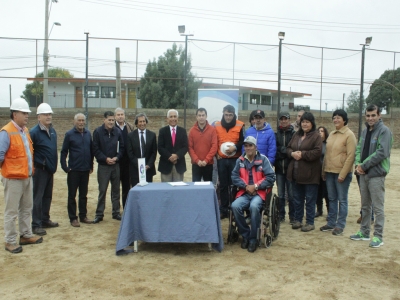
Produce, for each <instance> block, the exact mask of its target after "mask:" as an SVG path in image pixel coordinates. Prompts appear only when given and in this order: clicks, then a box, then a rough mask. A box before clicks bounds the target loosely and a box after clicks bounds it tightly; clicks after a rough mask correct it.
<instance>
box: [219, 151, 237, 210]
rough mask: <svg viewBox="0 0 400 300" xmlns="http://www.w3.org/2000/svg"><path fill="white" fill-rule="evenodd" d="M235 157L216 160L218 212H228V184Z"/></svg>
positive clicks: (229, 183)
mask: <svg viewBox="0 0 400 300" xmlns="http://www.w3.org/2000/svg"><path fill="white" fill-rule="evenodd" d="M236 160H237V158H221V159H218V160H217V165H218V178H219V192H220V195H221V206H220V207H219V212H220V213H221V214H222V215H227V214H228V206H229V193H228V191H229V186H230V185H231V184H232V171H233V169H234V168H235V164H236Z"/></svg>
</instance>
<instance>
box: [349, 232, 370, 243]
mask: <svg viewBox="0 0 400 300" xmlns="http://www.w3.org/2000/svg"><path fill="white" fill-rule="evenodd" d="M350 239H351V240H353V241H369V235H364V234H362V232H361V231H358V232H357V233H356V234H353V235H351V236H350Z"/></svg>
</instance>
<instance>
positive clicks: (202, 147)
mask: <svg viewBox="0 0 400 300" xmlns="http://www.w3.org/2000/svg"><path fill="white" fill-rule="evenodd" d="M188 138H189V155H190V158H191V160H192V164H194V165H197V163H198V162H199V160H205V161H206V162H207V164H208V165H212V164H213V163H214V159H213V157H214V156H215V154H216V153H217V147H218V139H217V132H216V131H215V128H214V127H213V126H211V125H210V124H208V122H207V123H206V126H205V127H204V130H203V131H200V129H199V126H198V123H197V122H196V123H195V124H194V125H193V127H192V128H191V129H190V131H189V137H188Z"/></svg>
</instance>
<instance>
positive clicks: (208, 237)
mask: <svg viewBox="0 0 400 300" xmlns="http://www.w3.org/2000/svg"><path fill="white" fill-rule="evenodd" d="M138 240H139V241H145V242H156V243H158V242H169V243H211V244H212V247H213V249H215V250H217V251H219V252H221V251H222V249H223V247H224V242H223V238H222V231H221V222H220V216H219V207H218V199H217V195H216V193H215V189H214V186H213V185H212V184H210V185H194V183H192V182H190V183H189V185H187V186H171V185H170V184H168V183H149V184H148V185H146V186H143V187H141V186H135V187H133V188H132V189H131V190H130V191H129V195H128V198H127V201H126V205H125V209H124V213H123V216H122V220H121V227H120V229H119V234H118V239H117V247H116V254H117V255H119V254H124V253H126V252H125V251H124V248H125V247H127V246H128V245H129V244H131V243H132V242H133V241H138Z"/></svg>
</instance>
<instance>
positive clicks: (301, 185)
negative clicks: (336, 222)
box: [286, 112, 322, 232]
mask: <svg viewBox="0 0 400 300" xmlns="http://www.w3.org/2000/svg"><path fill="white" fill-rule="evenodd" d="M286 152H287V155H288V156H289V157H291V158H292V159H291V161H290V163H289V166H288V170H287V179H288V180H290V181H292V189H293V202H294V210H295V212H294V219H295V222H294V223H293V225H292V228H293V229H299V228H301V231H304V232H307V231H310V230H314V229H315V226H314V217H315V202H316V200H317V195H318V185H319V182H320V170H321V161H320V157H321V153H322V139H321V137H320V135H319V133H318V131H317V130H316V125H315V119H314V116H313V114H312V113H310V112H305V113H304V114H303V116H302V117H301V119H300V129H299V131H298V132H297V133H296V134H295V135H294V136H293V138H292V139H291V141H290V143H289V145H288V147H287V149H286ZM304 199H305V200H306V224H305V225H303V224H302V222H303V217H304Z"/></svg>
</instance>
